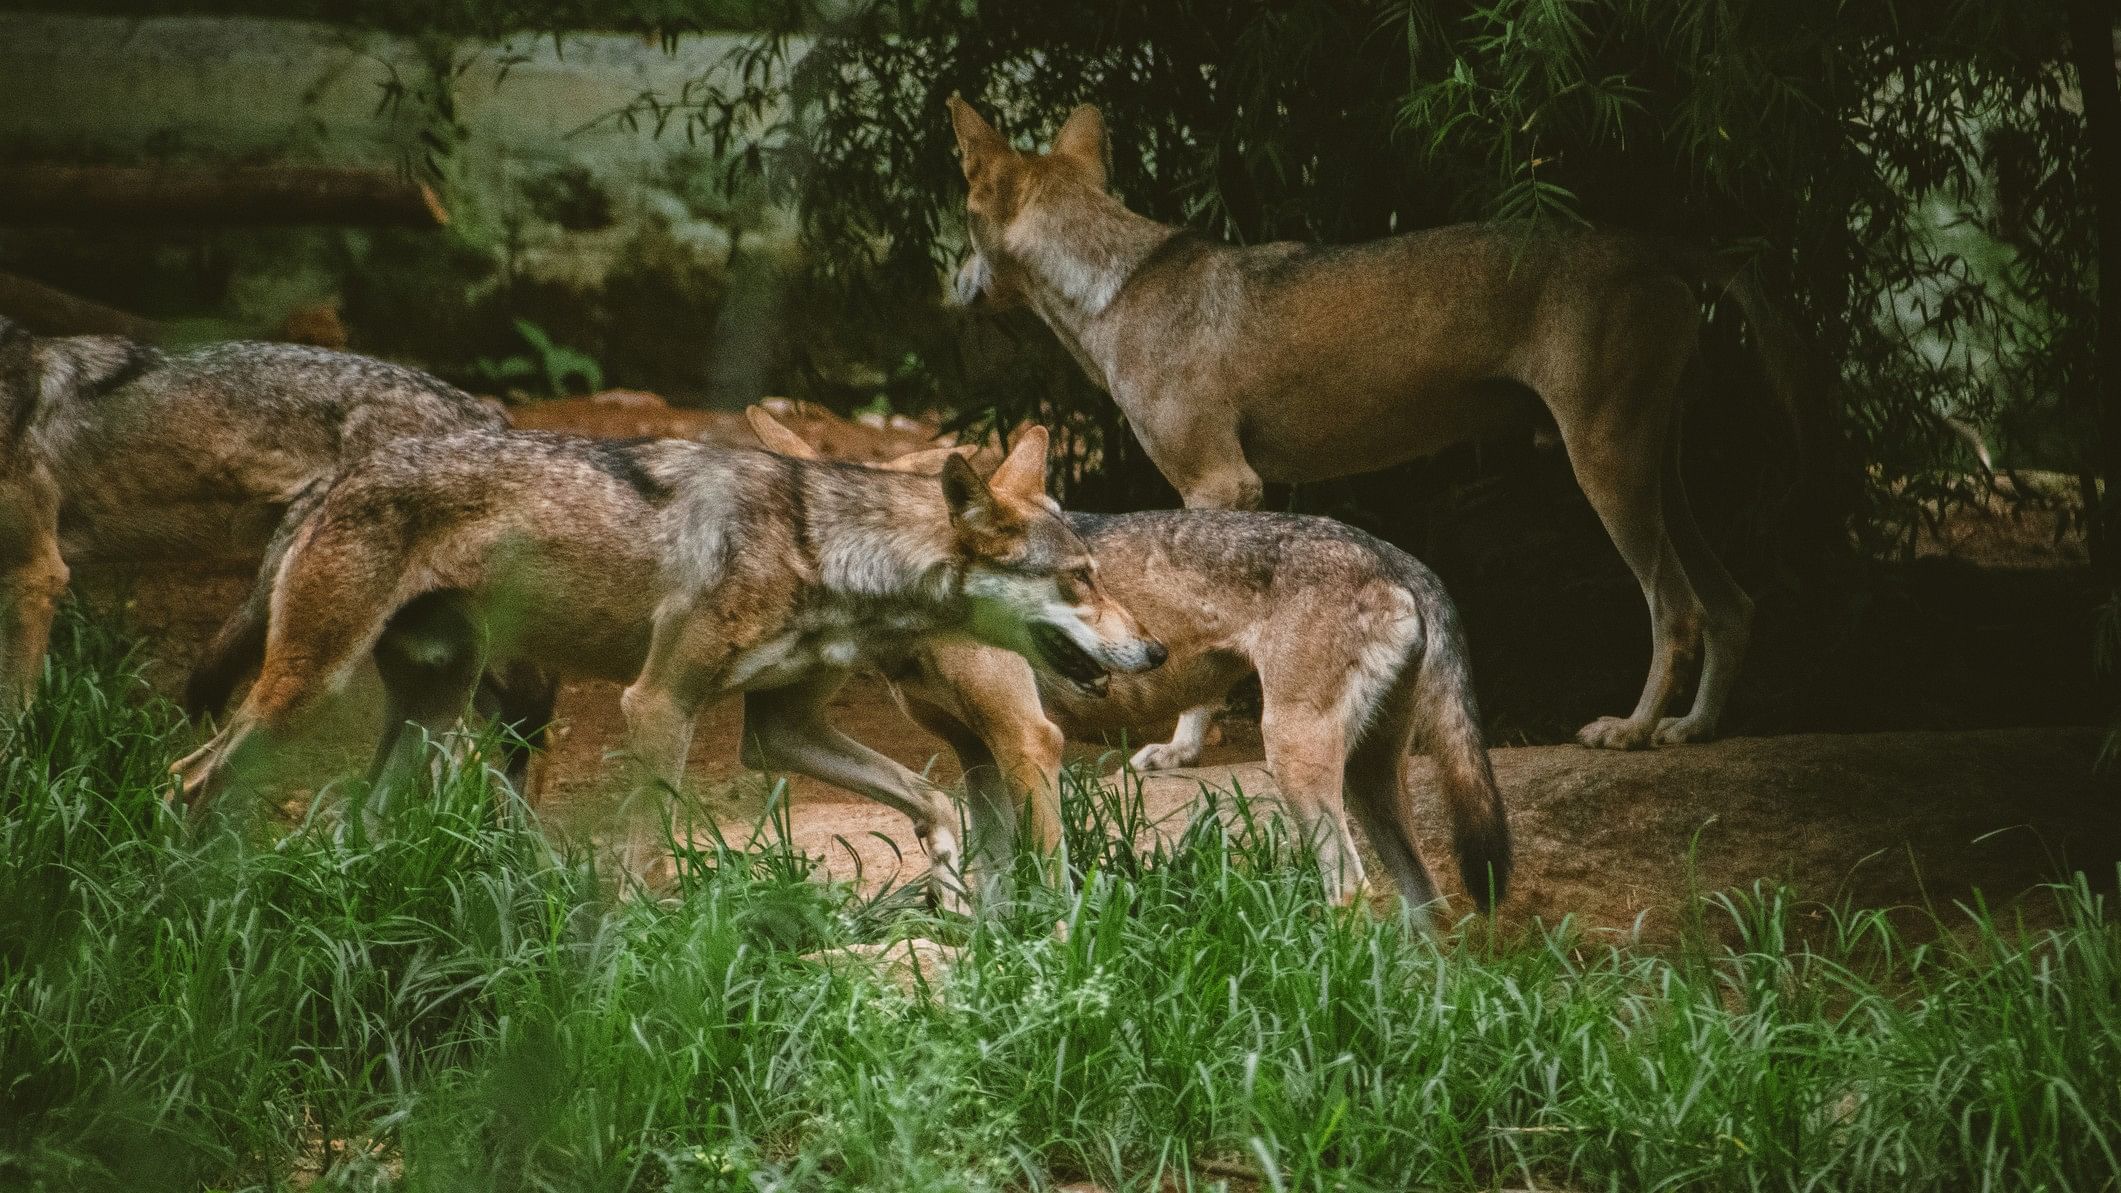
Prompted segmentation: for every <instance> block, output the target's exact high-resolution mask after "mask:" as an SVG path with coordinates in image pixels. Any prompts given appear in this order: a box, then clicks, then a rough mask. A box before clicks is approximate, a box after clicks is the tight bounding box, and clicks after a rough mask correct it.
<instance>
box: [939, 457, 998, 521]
mask: <svg viewBox="0 0 2121 1193" xmlns="http://www.w3.org/2000/svg"><path fill="white" fill-rule="evenodd" d="M943 504H944V505H946V506H948V507H949V509H950V521H951V524H952V525H956V524H958V523H961V522H963V521H964V520H965V519H966V518H967V517H971V516H974V515H981V514H987V513H991V512H992V511H993V509H994V494H993V493H991V492H989V491H988V489H987V482H986V481H983V480H981V479H980V477H979V473H977V472H974V471H973V470H972V465H971V464H969V463H967V462H966V461H965V457H963V456H960V455H955V454H953V455H952V456H951V457H950V458H949V459H947V460H944V461H943Z"/></svg>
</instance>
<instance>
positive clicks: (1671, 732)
mask: <svg viewBox="0 0 2121 1193" xmlns="http://www.w3.org/2000/svg"><path fill="white" fill-rule="evenodd" d="M1715 736H1716V718H1714V717H1701V716H1685V717H1666V718H1665V719H1664V720H1662V721H1659V722H1657V744H1658V745H1660V746H1680V745H1685V744H1686V743H1688V742H1696V741H1708V740H1709V739H1711V738H1713V737H1715Z"/></svg>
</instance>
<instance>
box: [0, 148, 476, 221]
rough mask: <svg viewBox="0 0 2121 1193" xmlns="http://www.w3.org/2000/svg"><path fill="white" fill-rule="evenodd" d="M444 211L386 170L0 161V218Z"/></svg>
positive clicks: (395, 215) (309, 216)
mask: <svg viewBox="0 0 2121 1193" xmlns="http://www.w3.org/2000/svg"><path fill="white" fill-rule="evenodd" d="M448 222H449V213H448V212H446V211H444V210H443V209H442V203H441V200H439V199H438V198H436V197H435V193H434V192H433V191H432V190H430V189H428V187H427V186H426V185H425V184H423V183H419V182H415V181H412V180H410V179H405V178H400V177H398V176H397V175H396V174H394V173H392V172H390V171H386V170H349V169H338V168H333V167H324V166H245V167H239V168H235V169H226V170H199V169H168V168H164V167H160V166H77V165H62V164H56V163H49V162H41V163H40V162H23V163H15V164H11V165H4V166H0V223H14V224H58V225H70V226H71V225H84V224H94V225H108V224H133V225H147V226H154V225H161V224H347V225H363V226H392V227H411V228H434V227H440V226H441V225H443V224H446V223H448Z"/></svg>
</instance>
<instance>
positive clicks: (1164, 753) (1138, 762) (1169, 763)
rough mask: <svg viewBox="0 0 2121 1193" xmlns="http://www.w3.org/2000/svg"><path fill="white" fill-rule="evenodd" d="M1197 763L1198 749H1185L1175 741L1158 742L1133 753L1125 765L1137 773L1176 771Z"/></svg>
mask: <svg viewBox="0 0 2121 1193" xmlns="http://www.w3.org/2000/svg"><path fill="white" fill-rule="evenodd" d="M1199 761H1200V751H1199V750H1198V749H1187V748H1186V747H1185V746H1183V745H1180V744H1179V743H1178V742H1175V741H1160V742H1157V743H1156V744H1155V745H1153V746H1143V747H1142V748H1141V749H1139V750H1136V751H1134V757H1132V758H1129V759H1128V760H1127V765H1129V766H1131V767H1133V768H1134V769H1135V770H1138V771H1152V770H1177V769H1178V768H1179V767H1182V766H1191V765H1193V764H1194V763H1196V762H1199Z"/></svg>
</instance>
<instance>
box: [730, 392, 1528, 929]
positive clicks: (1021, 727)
mask: <svg viewBox="0 0 2121 1193" xmlns="http://www.w3.org/2000/svg"><path fill="white" fill-rule="evenodd" d="M749 414H750V416H751V425H752V429H753V430H754V431H755V432H756V433H757V434H758V437H759V440H760V442H762V443H764V444H765V445H766V446H767V447H769V448H772V449H773V450H775V451H779V452H784V453H786V454H789V455H793V456H797V457H800V458H805V459H814V458H816V457H817V456H818V452H817V451H816V450H815V449H814V448H812V447H811V446H810V445H809V444H808V443H806V442H805V441H804V440H802V439H801V438H800V437H798V436H796V435H795V434H794V433H793V432H791V431H789V430H788V429H787V428H786V427H783V426H781V425H780V424H779V423H778V422H776V421H774V419H773V416H772V415H770V414H768V413H766V412H765V411H764V410H763V409H761V408H759V407H756V406H754V407H752V408H751V410H750V411H749ZM952 450H953V449H950V448H939V449H932V450H929V451H925V452H919V453H916V454H914V455H911V456H908V457H905V458H903V459H902V460H899V461H894V462H893V463H891V464H889V465H886V467H891V468H899V469H905V470H909V471H916V472H933V471H934V470H936V469H937V468H939V467H941V466H942V464H943V461H944V460H945V459H946V458H947V456H948V453H949V452H951V451H952ZM1066 517H1067V520H1068V524H1069V526H1070V527H1072V528H1073V529H1074V530H1075V532H1076V533H1077V534H1079V535H1081V536H1082V540H1083V543H1084V544H1085V545H1086V546H1088V547H1089V549H1090V553H1091V555H1092V556H1093V557H1095V558H1096V559H1097V561H1098V564H1099V566H1100V567H1101V568H1102V569H1103V574H1104V576H1105V585H1106V587H1107V588H1108V589H1109V590H1110V591H1111V593H1112V595H1113V597H1114V599H1116V600H1118V601H1119V603H1120V604H1122V605H1124V606H1126V608H1127V609H1128V610H1129V611H1130V612H1132V613H1133V614H1134V616H1135V617H1136V618H1138V619H1139V620H1140V623H1141V627H1142V629H1143V630H1144V631H1145V632H1146V633H1148V634H1150V635H1152V636H1153V637H1155V639H1156V640H1157V641H1158V642H1161V643H1163V644H1164V646H1165V647H1166V648H1167V649H1168V651H1169V652H1170V653H1169V659H1168V661H1167V662H1166V663H1165V664H1164V665H1163V666H1162V667H1159V668H1157V669H1156V670H1154V671H1150V672H1143V673H1140V674H1134V675H1122V676H1115V677H1114V678H1113V680H1112V682H1111V684H1110V685H1109V687H1108V689H1107V690H1105V691H1104V692H1101V693H1095V694H1092V693H1085V692H1082V691H1079V690H1077V689H1075V688H1074V687H1072V686H1070V685H1066V684H1060V683H1055V682H1053V681H1052V680H1050V679H1046V678H1042V677H1040V676H1038V675H1037V674H1036V673H1035V672H1033V671H1032V669H1031V668H1030V667H1029V666H1028V665H1026V664H1025V662H1024V661H1023V659H1021V658H1019V657H1017V656H1016V655H1013V654H1010V653H1009V652H1007V651H1001V650H994V649H991V648H989V647H984V646H981V645H979V644H977V643H972V642H931V643H926V644H924V645H922V647H921V648H920V649H917V650H915V651H913V652H911V653H909V654H908V655H906V656H905V658H904V661H903V662H902V663H901V664H900V665H898V666H895V667H892V668H889V669H888V670H887V671H886V677H887V678H888V679H889V680H890V681H891V683H892V687H893V689H894V691H896V692H897V693H898V695H899V696H900V698H901V700H902V701H903V702H904V703H905V706H906V710H907V712H908V713H910V714H911V715H912V716H913V717H914V719H915V720H917V721H919V722H920V723H921V724H922V725H923V726H925V727H926V728H927V729H928V730H929V731H931V732H933V733H934V734H935V735H936V736H937V737H940V738H942V739H943V740H944V741H945V742H948V743H949V744H950V747H951V749H952V750H953V751H955V752H956V754H957V756H958V761H959V762H960V763H961V764H963V767H964V771H965V777H966V788H967V795H968V796H969V802H970V805H971V810H972V815H973V830H974V831H973V838H972V847H973V849H974V851H975V852H976V854H977V855H978V857H979V859H980V860H981V862H982V864H983V865H988V864H993V865H998V864H1000V863H1003V862H1005V861H1006V860H1007V859H1008V858H1009V856H1010V855H1011V854H1012V853H1013V851H1014V845H1015V841H1014V837H1015V830H1016V828H1017V826H1018V824H1019V821H1021V822H1022V824H1023V827H1024V828H1025V829H1027V830H1028V832H1029V833H1030V835H1031V838H1032V842H1031V843H1032V844H1033V846H1034V847H1036V848H1040V849H1051V848H1052V847H1054V846H1055V845H1057V844H1058V843H1059V839H1060V827H1061V817H1060V808H1059V804H1058V797H1059V794H1060V765H1061V743H1062V741H1063V740H1064V739H1066V738H1070V737H1073V738H1085V737H1095V736H1097V735H1099V734H1104V733H1121V732H1127V731H1131V730H1137V729H1140V728H1141V727H1143V726H1145V725H1150V724H1154V723H1155V722H1157V721H1160V720H1163V719H1165V718H1167V717H1171V716H1174V715H1179V714H1184V715H1185V717H1186V718H1192V717H1194V716H1195V715H1196V712H1197V710H1198V708H1199V706H1200V705H1201V704H1202V703H1204V702H1206V701H1211V700H1218V699H1220V698H1221V697H1222V694H1223V693H1224V692H1226V691H1228V690H1229V688H1230V685H1231V684H1233V683H1235V682H1237V681H1238V680H1240V679H1243V678H1244V677H1245V676H1246V675H1248V674H1253V675H1257V676H1259V684H1260V695H1261V704H1262V710H1261V711H1262V714H1263V715H1262V723H1263V724H1262V728H1263V730H1264V736H1265V738H1266V746H1267V766H1268V769H1269V770H1270V771H1272V772H1273V775H1274V780H1275V783H1276V785H1277V786H1278V787H1279V788H1280V790H1281V796H1282V800H1283V801H1284V803H1285V804H1286V805H1287V806H1288V808H1289V810H1290V812H1291V813H1292V814H1293V816H1294V819H1295V821H1296V825H1297V828H1298V830H1299V831H1300V832H1301V833H1302V834H1303V836H1304V838H1305V840H1306V842H1307V843H1308V844H1309V845H1310V846H1311V847H1312V848H1313V849H1314V850H1315V851H1316V853H1317V856H1318V860H1319V868H1320V871H1321V872H1322V873H1323V875H1324V877H1325V881H1326V888H1327V892H1328V894H1329V895H1330V896H1332V897H1333V898H1334V899H1336V900H1338V901H1347V900H1352V899H1353V898H1354V897H1355V896H1356V893H1357V892H1358V891H1359V890H1360V889H1361V885H1362V881H1363V872H1362V862H1361V859H1360V858H1359V857H1358V855H1357V854H1356V852H1355V846H1354V842H1353V840H1352V839H1351V838H1350V837H1349V835H1348V822H1347V813H1346V810H1345V806H1344V804H1343V795H1344V794H1345V797H1346V804H1351V805H1353V807H1354V809H1355V813H1356V816H1357V817H1358V818H1359V819H1360V820H1361V821H1362V824H1363V829H1364V832H1365V833H1366V834H1367V835H1368V836H1369V838H1370V843H1371V847H1372V848H1374V849H1375V850H1376V851H1377V855H1378V857H1379V858H1380V859H1382V860H1383V862H1384V865H1385V870H1386V872H1387V873H1389V874H1390V875H1391V876H1392V878H1393V881H1394V882H1395V884H1396V885H1397V886H1398V888H1399V893H1400V897H1401V898H1402V899H1403V900H1404V901H1405V902H1406V904H1407V906H1408V907H1410V908H1412V909H1414V911H1415V913H1416V914H1417V915H1418V916H1421V917H1423V919H1424V921H1426V917H1427V912H1426V910H1425V908H1427V906H1428V905H1429V904H1431V903H1432V902H1434V901H1435V899H1436V886H1435V884H1434V883H1433V882H1432V881H1430V878H1429V872H1428V868H1427V867H1426V866H1424V865H1423V864H1422V860H1421V851H1420V848H1419V846H1417V845H1416V844H1415V836H1414V827H1415V824H1416V817H1415V811H1414V803H1413V797H1412V793H1410V792H1409V791H1408V790H1407V787H1406V755H1407V750H1408V748H1409V747H1410V746H1412V745H1415V744H1416V743H1419V744H1420V745H1421V746H1422V747H1424V748H1425V749H1427V750H1428V751H1429V752H1430V753H1431V754H1432V755H1434V756H1435V759H1436V776H1437V785H1438V789H1439V790H1440V792H1441V794H1442V795H1443V803H1444V809H1445V811H1446V812H1447V813H1448V814H1449V816H1450V819H1451V826H1452V830H1453V836H1454V838H1455V844H1456V845H1457V850H1458V864H1459V870H1460V875H1461V877H1462V878H1463V880H1464V883H1465V887H1466V892H1467V893H1468V894H1469V895H1471V896H1472V898H1473V901H1474V903H1475V905H1477V906H1478V907H1480V908H1481V909H1482V910H1486V909H1488V908H1489V907H1490V906H1492V904H1493V902H1494V901H1495V900H1496V899H1500V898H1501V897H1502V895H1503V892H1504V890H1505V888H1506V887H1507V885H1508V883H1509V877H1510V826H1509V821H1508V819H1507V818H1506V817H1505V815H1504V813H1503V806H1502V795H1501V793H1500V792H1499V791H1497V790H1496V787H1495V774H1494V771H1493V769H1492V768H1491V767H1490V766H1489V764H1488V749H1487V742H1486V740H1485V739H1484V737H1483V736H1482V733H1481V726H1480V709H1479V707H1478V705H1477V703H1476V701H1475V700H1474V698H1473V677H1472V670H1471V667H1470V665H1469V660H1468V659H1467V658H1466V645H1465V636H1464V634H1463V633H1462V632H1461V631H1460V629H1459V625H1458V611H1457V609H1456V608H1455V607H1453V605H1452V604H1451V598H1450V596H1449V595H1448V594H1447V593H1445V592H1444V589H1443V583H1442V582H1441V581H1439V580H1438V579H1437V578H1436V574H1435V573H1434V572H1431V571H1430V570H1429V569H1427V568H1425V567H1423V566H1422V565H1421V563H1420V562H1419V561H1417V560H1415V559H1414V558H1413V557H1412V556H1410V555H1408V554H1407V553H1406V552H1404V551H1401V550H1399V549H1398V548H1396V547H1393V546H1392V545H1390V544H1388V543H1383V542H1380V541H1378V540H1377V539H1375V538H1373V537H1371V536H1370V535H1367V534H1364V533H1363V532H1361V531H1359V530H1355V529H1353V528H1351V527H1348V526H1343V525H1341V524H1340V523H1338V522H1335V521H1333V520H1332V519H1330V518H1312V517H1302V516H1298V515H1295V514H1266V513H1255V512H1245V511H1224V510H1184V511H1181V510H1158V511H1153V512H1149V513H1138V514H1084V513H1069V514H1067V515H1066ZM1204 728H1205V726H1204V725H1203V724H1201V723H1199V722H1198V721H1195V722H1193V723H1191V724H1188V723H1186V722H1185V721H1184V720H1182V723H1181V725H1180V729H1179V735H1178V739H1177V740H1176V741H1173V742H1171V743H1166V744H1163V745H1158V746H1151V747H1149V748H1148V750H1145V751H1143V754H1147V753H1148V752H1149V751H1162V752H1163V753H1159V754H1157V755H1156V756H1155V757H1154V758H1152V759H1150V762H1151V763H1152V764H1153V765H1158V766H1189V765H1191V764H1192V763H1193V762H1195V761H1196V760H1197V759H1198V757H1199V754H1200V749H1201V740H1200V734H1201V731H1202V730H1203V729H1204ZM1143 754H1137V755H1136V756H1135V761H1136V765H1137V766H1141V765H1142V764H1143ZM1026 801H1028V806H1026Z"/></svg>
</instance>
